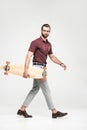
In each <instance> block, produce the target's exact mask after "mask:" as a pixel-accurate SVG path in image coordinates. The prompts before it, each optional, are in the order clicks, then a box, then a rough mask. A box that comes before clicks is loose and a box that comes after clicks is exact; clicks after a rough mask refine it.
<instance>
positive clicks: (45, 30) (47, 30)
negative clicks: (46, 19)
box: [41, 27, 50, 38]
mask: <svg viewBox="0 0 87 130" xmlns="http://www.w3.org/2000/svg"><path fill="white" fill-rule="evenodd" d="M49 34H50V28H49V27H43V29H42V30H41V35H42V36H43V38H47V37H48V36H49Z"/></svg>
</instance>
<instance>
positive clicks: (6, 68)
mask: <svg viewBox="0 0 87 130" xmlns="http://www.w3.org/2000/svg"><path fill="white" fill-rule="evenodd" d="M9 64H10V62H9V61H6V65H5V68H4V70H5V72H4V75H8V71H9V70H10V66H9Z"/></svg>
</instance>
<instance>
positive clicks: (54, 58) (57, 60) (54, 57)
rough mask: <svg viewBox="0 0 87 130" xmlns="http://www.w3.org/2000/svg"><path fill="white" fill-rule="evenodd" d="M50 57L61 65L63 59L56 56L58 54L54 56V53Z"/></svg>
mask: <svg viewBox="0 0 87 130" xmlns="http://www.w3.org/2000/svg"><path fill="white" fill-rule="evenodd" d="M50 59H51V60H52V61H53V62H54V63H56V64H59V65H61V63H62V62H61V61H60V60H59V59H58V58H57V57H56V56H54V55H52V56H51V57H50Z"/></svg>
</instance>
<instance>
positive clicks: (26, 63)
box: [23, 51, 33, 78]
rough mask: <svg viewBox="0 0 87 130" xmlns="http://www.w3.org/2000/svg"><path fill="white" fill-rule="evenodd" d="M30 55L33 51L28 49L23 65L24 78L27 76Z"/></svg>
mask: <svg viewBox="0 0 87 130" xmlns="http://www.w3.org/2000/svg"><path fill="white" fill-rule="evenodd" d="M32 55H33V52H31V51H28V53H27V55H26V59H25V65H24V73H23V77H24V78H27V76H29V74H28V69H29V64H30V60H31V57H32Z"/></svg>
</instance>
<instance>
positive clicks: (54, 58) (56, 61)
mask: <svg viewBox="0 0 87 130" xmlns="http://www.w3.org/2000/svg"><path fill="white" fill-rule="evenodd" d="M49 57H50V59H51V60H52V61H53V62H54V63H56V64H58V65H60V66H61V67H63V68H64V70H66V68H67V66H66V65H65V64H64V63H62V62H61V61H60V60H59V59H58V58H57V57H56V56H55V55H54V54H50V55H49Z"/></svg>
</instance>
